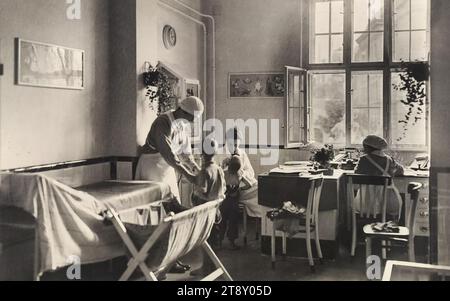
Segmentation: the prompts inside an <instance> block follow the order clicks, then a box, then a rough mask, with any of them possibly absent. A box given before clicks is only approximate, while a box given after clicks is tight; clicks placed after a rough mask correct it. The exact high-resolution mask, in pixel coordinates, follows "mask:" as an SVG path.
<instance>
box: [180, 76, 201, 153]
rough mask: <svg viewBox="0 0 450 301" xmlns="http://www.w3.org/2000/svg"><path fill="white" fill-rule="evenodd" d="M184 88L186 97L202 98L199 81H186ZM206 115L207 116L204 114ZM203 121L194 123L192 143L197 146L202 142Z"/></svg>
mask: <svg viewBox="0 0 450 301" xmlns="http://www.w3.org/2000/svg"><path fill="white" fill-rule="evenodd" d="M184 88H185V90H186V92H185V93H186V97H189V96H195V97H199V98H202V97H201V85H200V81H199V80H193V79H186V80H185V81H184ZM204 115H205V114H204ZM202 119H204V116H202ZM202 121H203V120H199V119H196V120H194V123H193V124H192V133H191V138H192V142H193V143H194V144H197V143H199V142H201V141H202V124H203V122H202Z"/></svg>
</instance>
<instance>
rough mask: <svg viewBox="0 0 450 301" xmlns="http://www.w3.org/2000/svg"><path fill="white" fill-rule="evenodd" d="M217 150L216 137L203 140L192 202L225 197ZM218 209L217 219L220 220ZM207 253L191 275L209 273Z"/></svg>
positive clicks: (214, 232) (215, 231)
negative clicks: (215, 158) (216, 159)
mask: <svg viewBox="0 0 450 301" xmlns="http://www.w3.org/2000/svg"><path fill="white" fill-rule="evenodd" d="M216 152H217V142H216V141H215V140H214V139H205V141H204V142H203V152H202V168H201V170H200V172H199V174H198V175H197V180H196V183H195V185H194V191H193V194H192V204H193V205H194V206H199V205H202V204H205V203H208V202H211V201H217V200H220V199H222V200H223V199H224V198H225V189H226V186H225V175H224V172H223V170H222V168H221V167H220V166H219V165H217V164H216V163H215V162H214V156H215V155H216ZM220 215H221V214H220V212H219V211H218V215H217V220H220ZM218 231H219V230H218V227H213V229H212V231H211V235H210V239H209V243H210V244H211V245H212V246H215V245H216V244H217V237H218ZM204 258H205V254H204V253H202V262H203V265H202V267H201V268H200V269H198V270H195V271H192V272H191V275H193V276H198V275H201V274H207V272H208V271H207V270H209V269H210V265H211V263H209V262H208V263H206V262H204Z"/></svg>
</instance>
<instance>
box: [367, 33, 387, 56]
mask: <svg viewBox="0 0 450 301" xmlns="http://www.w3.org/2000/svg"><path fill="white" fill-rule="evenodd" d="M383 46H384V34H383V33H382V32H372V33H371V34H370V61H371V62H382V61H383V52H384V49H383Z"/></svg>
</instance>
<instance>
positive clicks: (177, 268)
mask: <svg viewBox="0 0 450 301" xmlns="http://www.w3.org/2000/svg"><path fill="white" fill-rule="evenodd" d="M190 269H191V267H190V266H188V265H184V264H181V263H180V262H179V261H177V262H176V263H175V265H174V266H173V267H172V268H171V269H170V270H169V272H168V273H169V274H184V273H186V272H187V271H189V270H190Z"/></svg>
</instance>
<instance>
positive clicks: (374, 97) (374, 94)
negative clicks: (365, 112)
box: [369, 72, 383, 108]
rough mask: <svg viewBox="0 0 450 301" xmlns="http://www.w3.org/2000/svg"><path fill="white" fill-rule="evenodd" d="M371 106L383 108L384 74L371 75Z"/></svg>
mask: <svg viewBox="0 0 450 301" xmlns="http://www.w3.org/2000/svg"><path fill="white" fill-rule="evenodd" d="M369 87H370V93H369V105H370V106H371V107H372V108H374V107H380V108H381V107H382V106H383V74H382V73H381V72H380V73H379V74H370V75H369Z"/></svg>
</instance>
